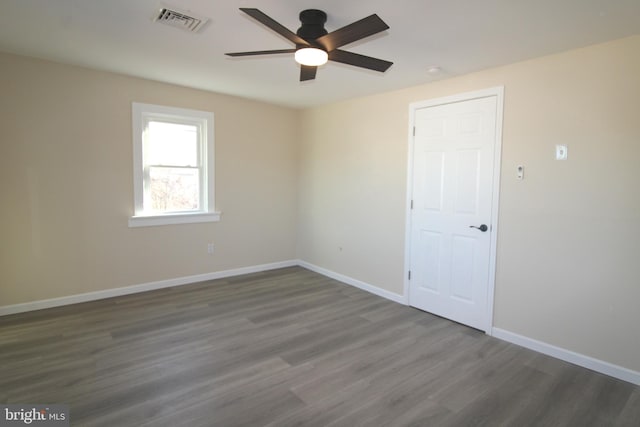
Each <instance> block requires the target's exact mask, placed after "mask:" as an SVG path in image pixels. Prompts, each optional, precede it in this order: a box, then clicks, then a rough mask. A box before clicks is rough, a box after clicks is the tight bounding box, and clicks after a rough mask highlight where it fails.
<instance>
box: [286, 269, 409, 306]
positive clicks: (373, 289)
mask: <svg viewBox="0 0 640 427" xmlns="http://www.w3.org/2000/svg"><path fill="white" fill-rule="evenodd" d="M298 265H299V266H300V267H304V268H306V269H308V270H311V271H315V272H316V273H319V274H322V275H323V276H327V277H330V278H332V279H335V280H338V281H340V282H343V283H346V284H347V285H351V286H355V287H356V288H359V289H362V290H363V291H367V292H370V293H372V294H374V295H378V296H380V297H382V298H386V299H388V300H391V301H393V302H397V303H400V304H404V305H408V304H409V301H408V299H407V297H406V296H404V295H400V294H396V293H394V292H389V291H386V290H384V289H381V288H379V287H377V286H374V285H370V284H369V283H365V282H363V281H360V280H358V279H354V278H352V277H349V276H344V275H342V274H339V273H336V272H334V271H331V270H327V269H326V268H322V267H318V266H317V265H314V264H311V263H308V262H306V261H302V260H298Z"/></svg>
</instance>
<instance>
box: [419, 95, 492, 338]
mask: <svg viewBox="0 0 640 427" xmlns="http://www.w3.org/2000/svg"><path fill="white" fill-rule="evenodd" d="M497 109H498V96H497V95H493V96H486V97H480V98H476V99H470V100H463V101H457V102H449V103H446V104H440V105H433V106H427V107H423V108H416V109H415V110H414V118H413V121H414V126H415V128H414V129H415V135H414V137H413V150H412V152H413V165H412V177H410V181H411V189H412V190H411V200H412V202H411V203H412V209H411V212H410V219H409V220H410V231H409V240H410V241H409V251H410V254H409V271H410V278H409V304H410V305H412V306H414V307H417V308H419V309H422V310H425V311H428V312H431V313H434V314H437V315H439V316H443V317H446V318H449V319H451V320H454V321H456V322H459V323H463V324H465V325H469V326H471V327H474V328H477V329H481V330H484V331H488V328H489V327H490V325H491V309H492V306H493V304H491V303H490V301H489V298H490V297H492V296H493V267H492V266H491V263H492V262H495V261H494V256H492V250H495V249H494V248H492V242H495V240H494V239H492V234H493V233H495V227H492V222H493V221H492V218H494V217H495V216H494V215H495V212H493V211H492V210H493V199H494V185H497V182H494V181H497V178H496V179H494V167H496V166H497V165H496V163H498V162H499V156H495V154H496V149H497V148H499V147H497V143H496V142H497V135H498V132H497V127H498V123H499V121H498V113H497ZM498 153H499V152H498ZM496 176H497V175H496ZM496 194H497V193H496ZM496 206H497V205H496ZM490 276H491V277H490Z"/></svg>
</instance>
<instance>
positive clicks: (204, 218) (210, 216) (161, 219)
mask: <svg viewBox="0 0 640 427" xmlns="http://www.w3.org/2000/svg"><path fill="white" fill-rule="evenodd" d="M218 221H220V212H207V213H185V214H175V215H154V216H132V217H131V218H129V227H130V228H131V227H153V226H156V225H174V224H194V223H199V222H218Z"/></svg>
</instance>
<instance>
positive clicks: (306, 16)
mask: <svg viewBox="0 0 640 427" xmlns="http://www.w3.org/2000/svg"><path fill="white" fill-rule="evenodd" d="M300 22H302V26H301V27H300V28H298V31H296V34H297V35H299V36H300V37H302V38H303V39H305V40H307V41H309V42H312V41H313V40H315V39H317V38H319V37H322V36H324V35H326V34H327V30H325V29H324V23H325V22H327V14H326V13H324V12H323V11H321V10H318V9H307V10H303V11H302V12H300Z"/></svg>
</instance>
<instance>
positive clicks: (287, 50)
mask: <svg viewBox="0 0 640 427" xmlns="http://www.w3.org/2000/svg"><path fill="white" fill-rule="evenodd" d="M295 51H296V50H295V49H277V50H256V51H253V52H231V53H225V55H227V56H253V55H273V54H277V53H294V52H295Z"/></svg>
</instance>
